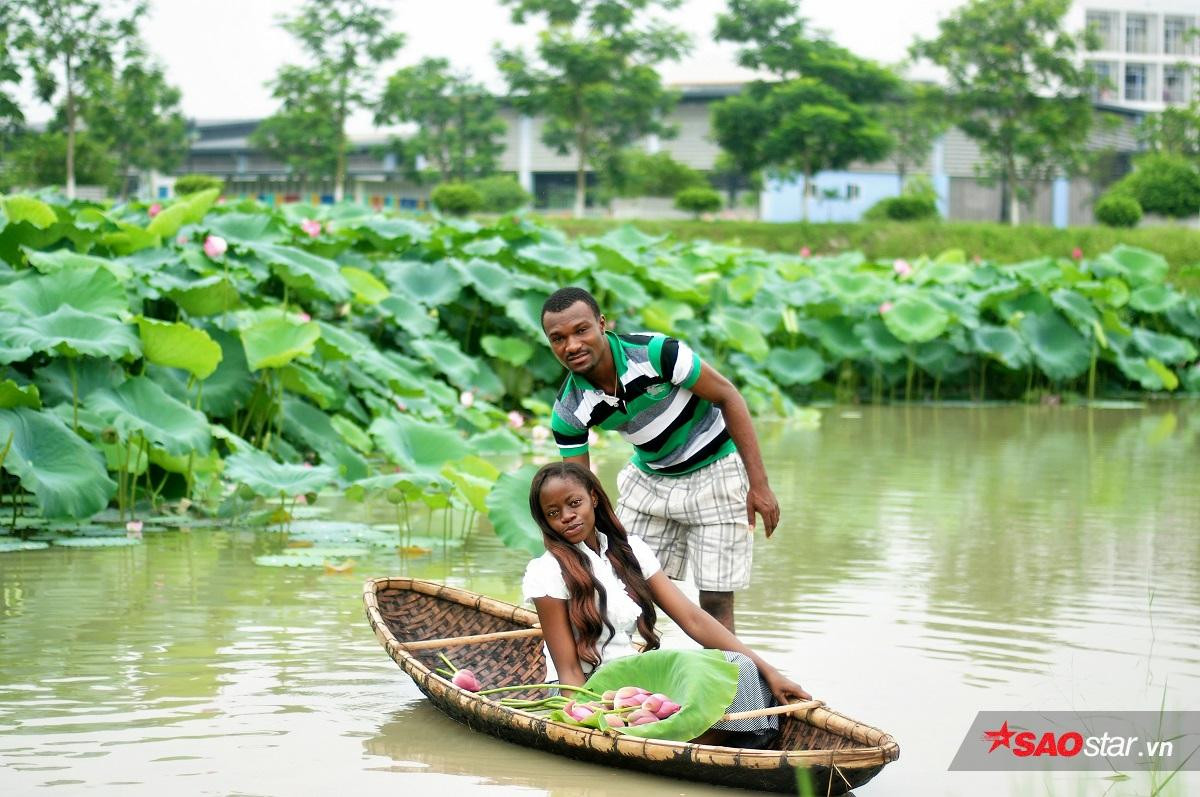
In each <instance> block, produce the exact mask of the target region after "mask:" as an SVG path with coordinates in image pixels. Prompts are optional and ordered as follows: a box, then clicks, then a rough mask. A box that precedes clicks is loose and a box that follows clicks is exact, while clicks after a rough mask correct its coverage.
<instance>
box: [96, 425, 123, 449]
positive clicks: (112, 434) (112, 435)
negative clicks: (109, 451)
mask: <svg viewBox="0 0 1200 797" xmlns="http://www.w3.org/2000/svg"><path fill="white" fill-rule="evenodd" d="M100 439H101V440H102V441H104V442H105V443H108V444H109V445H112V444H113V443H116V442H117V441H119V440H120V439H121V436H120V435H118V434H117V430H116V429H114V428H113V427H111V426H107V427H105V428H104V431H103V432H101V433H100Z"/></svg>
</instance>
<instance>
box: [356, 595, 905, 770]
mask: <svg viewBox="0 0 1200 797" xmlns="http://www.w3.org/2000/svg"><path fill="white" fill-rule="evenodd" d="M363 600H364V603H365V605H366V611H367V618H368V620H369V621H370V623H371V627H372V630H374V632H375V635H376V637H377V638H378V639H379V641H380V643H381V644H382V645H383V646H384V649H385V650H387V652H388V655H390V656H391V657H392V659H393V660H394V661H395V662H396V663H397V664H398V665H400V667H401V669H403V670H404V672H405V673H407V674H408V675H409V677H411V678H412V679H413V681H414V682H415V683H416V684H417V687H418V688H419V689H420V690H421V691H422V692H423V693H424V694H425V695H426V697H428V698H429V699H430V701H431V702H432V703H433V704H434V705H435V706H436V707H437V708H438V709H439V710H441V711H442V712H443V713H445V714H446V715H447V716H449V717H451V718H452V719H455V720H457V721H459V722H461V723H462V724H464V725H466V726H467V727H468V728H471V729H472V730H477V731H483V732H485V733H488V734H491V735H492V736H496V737H499V738H501V739H504V740H506V741H509V742H513V743H516V744H519V745H521V746H523V747H532V748H536V749H540V750H546V751H549V752H553V753H558V754H560V755H565V756H569V757H571V758H576V759H580V760H584V761H591V762H595V763H599V764H607V765H609V766H619V767H623V768H626V769H633V770H639V771H642V772H648V773H652V774H655V775H663V776H668V777H676V778H682V779H686V780H696V781H701V782H704V783H711V784H719V785H724V786H734V787H738V788H743V789H759V790H763V791H777V792H790V793H792V794H794V793H795V792H796V777H797V771H798V770H800V769H805V770H807V771H808V774H809V777H810V778H811V780H812V783H813V786H814V791H815V792H816V793H817V794H843V793H845V792H846V791H849V790H850V789H852V788H856V787H858V786H860V785H862V784H864V783H866V782H867V781H869V780H870V779H871V778H873V777H874V776H875V775H876V774H878V772H879V771H880V770H881V769H882V768H883V767H884V766H885V765H886V764H887V763H889V762H891V761H894V760H895V759H896V758H897V757H898V755H899V747H898V745H897V744H896V742H895V741H894V740H893V739H892V737H891V736H889V735H888V734H886V733H884V732H883V731H881V730H879V729H877V728H872V727H871V726H869V725H864V724H862V723H858V722H855V721H854V720H852V719H850V718H848V717H845V716H843V715H841V714H838V713H837V712H835V711H831V710H829V709H827V708H825V707H816V708H812V709H808V710H805V711H803V712H798V713H796V714H792V715H788V716H786V717H783V718H781V722H780V735H779V739H778V740H777V741H776V744H775V747H776V748H777V749H769V750H744V749H741V748H733V747H718V746H713V745H697V744H690V743H686V742H669V741H660V740H655V739H640V738H637V737H632V736H611V735H608V734H605V733H602V732H599V731H593V730H589V729H584V728H577V727H573V726H570V725H566V724H563V723H558V722H551V721H549V720H547V719H545V718H543V717H541V716H539V715H534V714H531V713H528V712H524V711H517V710H514V709H510V708H507V707H504V706H501V705H498V704H497V703H494V702H492V701H491V700H488V699H487V698H484V697H480V696H478V695H475V694H474V693H472V692H467V691H465V690H462V689H459V688H458V687H456V686H454V685H453V684H452V683H450V681H448V680H447V679H445V678H442V677H441V676H440V675H438V674H437V673H436V672H434V668H436V667H437V666H438V665H439V660H438V657H437V654H438V652H443V653H446V654H447V655H448V656H450V657H451V658H452V659H453V660H454V661H455V662H456V663H458V664H460V666H464V667H470V668H471V669H473V670H474V671H475V672H476V674H477V676H478V677H479V679H480V681H481V682H482V683H484V684H487V685H488V686H505V685H516V684H522V683H538V682H539V681H540V680H541V679H542V678H543V677H544V673H545V662H544V659H543V653H542V644H541V638H540V636H536V635H533V633H531V632H529V630H528V629H530V628H533V627H534V626H535V625H536V623H537V615H536V614H535V613H533V612H531V611H529V610H527V609H522V608H520V607H518V606H513V605H512V604H508V603H504V602H501V601H497V600H493V599H491V598H487V597H484V596H482V595H477V594H475V593H472V592H468V591H466V590H460V589H456V588H453V587H446V586H442V585H440V584H435V583H433V582H428V581H418V580H415V579H408V578H380V579H373V580H371V581H368V582H367V584H366V586H365V587H364V590H363ZM497 634H498V635H499V636H495V635H497ZM476 635H486V636H483V638H478V636H476ZM465 636H476V638H475V639H474V640H473V642H472V644H469V645H467V644H461V638H462V637H465ZM433 640H442V642H436V641H433ZM431 641H432V642H431ZM421 643H424V644H421ZM530 696H535V693H530ZM536 696H544V693H541V694H538V695H536Z"/></svg>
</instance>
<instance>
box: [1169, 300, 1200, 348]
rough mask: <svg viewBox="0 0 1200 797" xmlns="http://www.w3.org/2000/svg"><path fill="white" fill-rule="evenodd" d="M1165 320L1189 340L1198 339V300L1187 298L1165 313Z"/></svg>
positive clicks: (1199, 317)
mask: <svg viewBox="0 0 1200 797" xmlns="http://www.w3.org/2000/svg"><path fill="white" fill-rule="evenodd" d="M1167 320H1168V321H1170V322H1171V324H1172V326H1174V327H1175V329H1177V330H1179V331H1180V332H1182V333H1183V334H1185V335H1187V336H1188V337H1190V338H1200V298H1194V297H1193V298H1189V299H1187V300H1185V301H1182V302H1179V303H1177V304H1175V305H1174V306H1172V307H1171V309H1170V310H1168V311H1167Z"/></svg>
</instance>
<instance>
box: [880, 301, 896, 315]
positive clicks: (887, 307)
mask: <svg viewBox="0 0 1200 797" xmlns="http://www.w3.org/2000/svg"><path fill="white" fill-rule="evenodd" d="M895 306H896V305H894V304H892V303H891V302H884V303H883V304H881V305H879V314H880V315H883V314H884V313H887V312H891V309H892V308H893V307H895Z"/></svg>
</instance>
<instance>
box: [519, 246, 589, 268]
mask: <svg viewBox="0 0 1200 797" xmlns="http://www.w3.org/2000/svg"><path fill="white" fill-rule="evenodd" d="M516 254H517V257H519V258H520V259H521V260H524V261H526V262H528V263H533V264H535V265H538V266H540V267H542V268H543V269H546V270H547V271H550V272H551V273H563V272H566V273H568V274H578V273H580V272H581V271H585V270H587V269H589V268H591V267H593V266H595V265H596V256H595V255H594V254H592V253H591V252H589V251H587V250H585V249H580V248H579V247H577V246H574V245H571V244H565V245H564V244H558V243H554V242H552V241H548V240H545V241H542V242H540V243H536V244H531V245H529V246H523V247H521V248H520V249H518V250H517V253H516Z"/></svg>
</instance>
